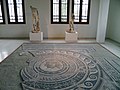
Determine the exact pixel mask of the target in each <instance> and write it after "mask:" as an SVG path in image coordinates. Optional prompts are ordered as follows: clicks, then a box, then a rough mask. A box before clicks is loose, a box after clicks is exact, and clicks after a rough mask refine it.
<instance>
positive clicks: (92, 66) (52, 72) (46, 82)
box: [21, 50, 101, 90]
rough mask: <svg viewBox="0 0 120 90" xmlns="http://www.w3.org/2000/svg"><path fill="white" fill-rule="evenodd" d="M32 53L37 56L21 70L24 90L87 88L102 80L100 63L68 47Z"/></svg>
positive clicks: (92, 87) (72, 89) (96, 84)
mask: <svg viewBox="0 0 120 90" xmlns="http://www.w3.org/2000/svg"><path fill="white" fill-rule="evenodd" d="M30 53H32V52H30ZM33 53H34V54H36V57H34V58H33V59H32V60H29V61H28V62H29V65H28V67H25V68H24V69H22V70H21V76H22V78H23V80H24V82H23V83H22V85H23V88H24V89H25V90H26V89H30V90H66V89H67V90H77V89H82V90H83V89H85V90H87V89H95V88H96V87H97V86H98V84H99V82H100V75H101V72H100V69H99V66H98V65H97V64H96V63H95V62H94V61H93V60H92V59H91V58H89V57H88V56H85V55H83V54H80V53H76V52H73V51H66V50H42V51H34V52H33ZM37 55H38V56H37Z"/></svg>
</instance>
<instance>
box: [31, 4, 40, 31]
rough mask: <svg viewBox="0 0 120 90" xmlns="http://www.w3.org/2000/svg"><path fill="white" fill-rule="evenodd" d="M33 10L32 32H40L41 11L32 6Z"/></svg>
mask: <svg viewBox="0 0 120 90" xmlns="http://www.w3.org/2000/svg"><path fill="white" fill-rule="evenodd" d="M30 8H31V11H32V23H33V26H32V33H38V32H39V31H40V26H39V13H38V10H37V9H36V8H34V7H32V6H30Z"/></svg>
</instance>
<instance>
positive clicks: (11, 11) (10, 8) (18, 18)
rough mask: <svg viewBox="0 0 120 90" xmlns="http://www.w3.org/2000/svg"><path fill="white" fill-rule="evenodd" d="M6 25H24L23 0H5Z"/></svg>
mask: <svg viewBox="0 0 120 90" xmlns="http://www.w3.org/2000/svg"><path fill="white" fill-rule="evenodd" d="M6 5H7V12H8V23H9V24H25V12H24V0H6Z"/></svg>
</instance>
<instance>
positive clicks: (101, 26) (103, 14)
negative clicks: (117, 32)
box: [96, 0, 110, 43]
mask: <svg viewBox="0 0 120 90" xmlns="http://www.w3.org/2000/svg"><path fill="white" fill-rule="evenodd" d="M109 3H110V0H100V6H99V17H98V27H97V36H96V41H97V42H99V43H104V41H105V36H106V28H107V19H108V11H109Z"/></svg>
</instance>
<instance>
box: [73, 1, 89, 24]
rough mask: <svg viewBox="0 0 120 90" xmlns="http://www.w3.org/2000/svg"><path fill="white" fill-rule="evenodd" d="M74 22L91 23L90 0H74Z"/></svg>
mask: <svg viewBox="0 0 120 90" xmlns="http://www.w3.org/2000/svg"><path fill="white" fill-rule="evenodd" d="M72 13H73V14H74V16H75V19H74V23H77V24H79V23H80V24H82V23H83V24H89V13H90V0H72Z"/></svg>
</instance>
